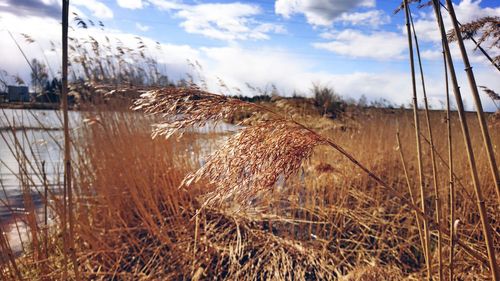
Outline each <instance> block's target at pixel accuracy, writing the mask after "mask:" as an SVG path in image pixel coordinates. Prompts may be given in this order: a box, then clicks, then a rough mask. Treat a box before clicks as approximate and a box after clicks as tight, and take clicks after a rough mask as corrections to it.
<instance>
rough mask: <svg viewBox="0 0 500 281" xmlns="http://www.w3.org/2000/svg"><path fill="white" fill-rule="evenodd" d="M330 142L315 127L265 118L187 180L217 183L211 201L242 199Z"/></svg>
mask: <svg viewBox="0 0 500 281" xmlns="http://www.w3.org/2000/svg"><path fill="white" fill-rule="evenodd" d="M320 144H326V142H325V141H324V140H322V139H321V138H319V137H318V136H317V135H316V134H313V133H312V132H311V131H309V130H306V129H304V128H303V127H301V126H299V125H297V124H296V123H293V122H289V121H287V120H278V121H274V120H273V121H265V122H263V123H261V124H258V125H255V126H251V127H248V128H245V129H243V130H242V131H241V132H239V133H237V134H235V135H234V136H232V137H231V138H229V140H227V142H226V143H225V145H224V146H223V147H222V148H221V149H219V150H218V151H217V152H216V153H215V154H214V155H212V156H211V157H210V159H209V160H208V162H207V163H206V164H205V165H204V166H203V167H202V168H201V169H199V170H198V171H197V172H196V173H194V174H192V175H189V176H188V177H187V178H186V180H185V181H184V184H186V185H190V184H191V183H192V182H196V181H199V180H201V179H208V180H209V182H210V183H211V184H213V185H215V186H216V190H215V191H214V192H212V193H211V194H210V195H209V198H208V201H210V202H211V201H214V200H215V201H218V202H222V201H223V200H225V199H227V198H230V197H233V198H236V199H238V200H237V201H239V202H246V203H248V202H249V201H247V200H246V199H249V198H251V197H252V195H254V194H257V193H259V191H261V190H266V189H269V188H272V187H273V186H274V184H275V183H276V182H277V180H278V179H279V178H280V177H282V179H283V180H286V179H287V178H289V177H290V176H291V175H293V174H295V172H296V171H297V170H298V169H299V168H300V166H301V164H302V161H303V160H304V159H308V158H309V157H310V156H311V153H312V151H313V149H314V147H316V146H317V145H320Z"/></svg>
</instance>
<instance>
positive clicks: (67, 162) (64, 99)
mask: <svg viewBox="0 0 500 281" xmlns="http://www.w3.org/2000/svg"><path fill="white" fill-rule="evenodd" d="M68 26H69V0H63V6H62V93H61V103H62V112H63V130H64V190H65V192H64V194H65V195H67V197H68V198H66V197H65V198H64V202H65V203H66V204H64V205H65V206H64V207H65V212H66V213H67V220H68V223H69V232H66V236H67V239H66V240H67V245H66V251H69V253H70V256H71V261H72V263H73V270H74V273H75V279H76V280H80V274H79V272H78V263H77V260H76V252H75V251H76V249H75V243H74V222H73V220H74V219H73V192H72V189H73V188H72V181H71V176H72V171H71V138H70V133H69V116H68ZM66 205H67V207H66ZM66 208H67V209H66ZM64 228H65V229H66V228H67V225H66V223H65V224H64ZM65 255H66V253H65ZM66 264H67V262H66ZM66 266H67V265H66ZM66 271H67V270H66ZM66 274H67V273H66Z"/></svg>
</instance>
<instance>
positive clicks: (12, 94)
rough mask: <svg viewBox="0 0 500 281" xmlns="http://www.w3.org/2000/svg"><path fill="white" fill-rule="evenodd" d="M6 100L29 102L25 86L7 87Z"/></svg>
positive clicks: (27, 90)
mask: <svg viewBox="0 0 500 281" xmlns="http://www.w3.org/2000/svg"><path fill="white" fill-rule="evenodd" d="M7 99H8V100H9V102H29V101H30V93H29V89H28V87H27V86H8V90H7Z"/></svg>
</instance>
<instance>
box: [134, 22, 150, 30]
mask: <svg viewBox="0 0 500 281" xmlns="http://www.w3.org/2000/svg"><path fill="white" fill-rule="evenodd" d="M135 28H137V29H139V30H140V31H143V32H146V31H148V30H149V29H150V27H149V26H147V25H143V24H141V23H139V22H136V23H135Z"/></svg>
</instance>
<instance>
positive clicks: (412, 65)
mask: <svg viewBox="0 0 500 281" xmlns="http://www.w3.org/2000/svg"><path fill="white" fill-rule="evenodd" d="M404 9H405V18H406V31H407V36H408V51H409V55H410V70H411V81H412V91H413V119H414V123H415V138H416V149H417V161H418V179H419V185H420V200H421V201H420V203H421V208H422V212H423V213H424V214H427V210H426V209H427V208H426V206H425V199H426V194H425V189H424V174H423V165H422V149H421V143H420V121H419V116H418V100H417V85H416V80H415V61H414V57H413V42H412V36H411V35H412V31H411V28H410V9H409V6H408V0H404ZM423 229H424V238H425V239H424V244H425V257H426V259H425V261H426V265H427V278H428V280H432V268H431V265H432V261H431V259H432V258H431V253H430V235H429V232H430V229H429V221H428V220H427V219H425V218H424V225H423Z"/></svg>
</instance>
